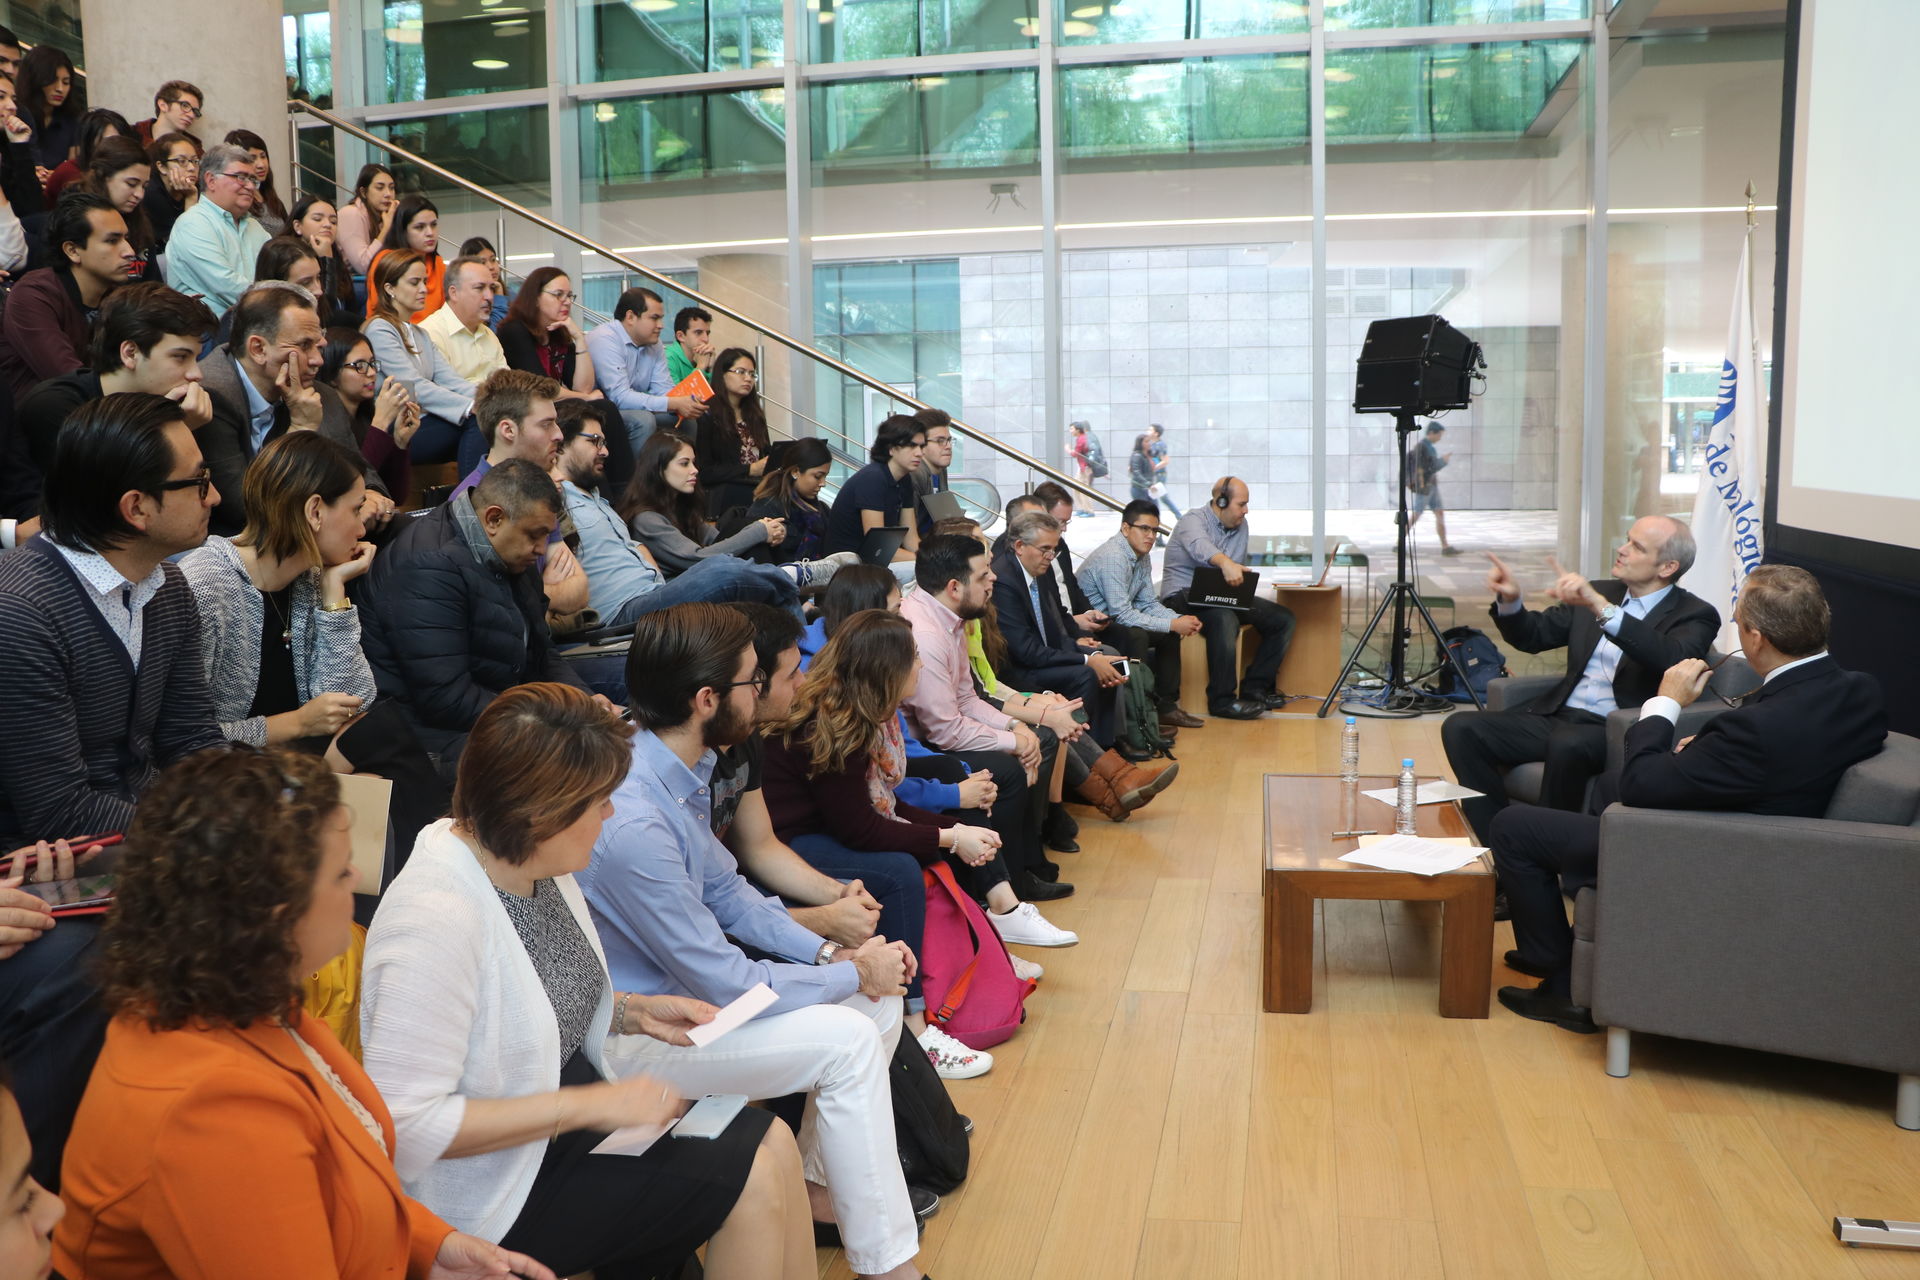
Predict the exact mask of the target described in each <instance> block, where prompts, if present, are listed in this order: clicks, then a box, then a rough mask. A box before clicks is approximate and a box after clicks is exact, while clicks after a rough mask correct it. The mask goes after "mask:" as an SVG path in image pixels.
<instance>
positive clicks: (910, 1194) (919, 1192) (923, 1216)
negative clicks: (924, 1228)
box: [907, 1186, 940, 1222]
mask: <svg viewBox="0 0 1920 1280" xmlns="http://www.w3.org/2000/svg"><path fill="white" fill-rule="evenodd" d="M907 1199H908V1200H909V1201H910V1202H911V1203H912V1204H913V1216H914V1217H916V1218H918V1219H919V1220H920V1221H922V1222H925V1221H926V1220H927V1219H928V1218H931V1217H932V1216H933V1215H934V1214H936V1213H938V1212H940V1197H939V1196H937V1195H935V1194H933V1192H931V1191H929V1190H927V1189H926V1188H925V1187H915V1186H909V1187H908V1188H907Z"/></svg>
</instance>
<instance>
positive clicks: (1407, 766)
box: [1400, 760, 1413, 769]
mask: <svg viewBox="0 0 1920 1280" xmlns="http://www.w3.org/2000/svg"><path fill="white" fill-rule="evenodd" d="M1400 767H1401V768H1402V769H1411V768H1413V761H1411V760H1402V761H1401V762H1400Z"/></svg>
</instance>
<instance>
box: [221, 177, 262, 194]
mask: <svg viewBox="0 0 1920 1280" xmlns="http://www.w3.org/2000/svg"><path fill="white" fill-rule="evenodd" d="M220 176H221V177H223V178H232V179H233V180H234V181H235V182H237V183H239V184H240V185H241V186H243V187H252V188H254V189H255V190H258V189H259V187H260V179H258V178H256V177H255V176H254V175H252V174H251V173H222V174H221V175H220Z"/></svg>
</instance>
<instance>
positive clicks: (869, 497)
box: [827, 413, 927, 562]
mask: <svg viewBox="0 0 1920 1280" xmlns="http://www.w3.org/2000/svg"><path fill="white" fill-rule="evenodd" d="M926 447H927V429H926V428H925V427H924V426H922V425H921V424H920V420H919V419H917V418H912V417H908V416H907V415H906V414H903V413H896V414H894V415H893V416H892V417H890V418H888V419H886V420H885V421H883V422H882V423H881V424H880V429H879V430H878V431H877V432H876V433H875V434H874V437H873V448H872V449H871V450H869V454H868V456H869V457H870V458H871V459H872V461H870V462H869V463H867V465H866V466H864V467H862V468H860V469H859V470H858V471H856V472H854V473H853V474H852V475H850V476H848V477H847V482H846V483H845V484H843V485H841V486H840V492H839V493H837V494H835V495H834V499H833V507H832V509H831V510H829V511H828V513H827V550H828V551H829V552H835V551H854V552H857V551H859V550H860V543H861V540H862V539H864V538H865V537H866V534H867V530H869V529H878V528H881V527H882V526H887V527H892V526H896V525H905V526H906V529H907V538H906V541H905V542H904V543H903V544H901V547H900V549H899V550H898V551H896V552H894V553H893V558H894V559H895V560H896V561H901V562H905V561H910V560H912V559H913V558H914V556H915V555H916V554H917V553H918V551H919V549H920V529H919V526H918V523H917V522H916V521H915V520H914V518H913V512H914V510H915V503H917V502H918V501H919V499H918V498H916V497H915V496H914V491H913V473H914V472H915V471H916V470H918V469H919V466H920V460H921V455H922V454H923V453H924V452H925V451H926ZM902 513H905V514H904V515H903V514H902Z"/></svg>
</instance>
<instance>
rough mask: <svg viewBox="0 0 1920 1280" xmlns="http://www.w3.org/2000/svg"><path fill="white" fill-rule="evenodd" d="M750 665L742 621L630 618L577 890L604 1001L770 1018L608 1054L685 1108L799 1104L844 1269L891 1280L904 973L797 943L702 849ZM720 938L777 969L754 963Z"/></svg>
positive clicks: (899, 1208) (877, 958) (895, 963)
mask: <svg viewBox="0 0 1920 1280" xmlns="http://www.w3.org/2000/svg"><path fill="white" fill-rule="evenodd" d="M757 663H758V658H757V655H756V654H755V652H754V647H753V625H752V623H750V622H748V621H747V619H746V616H745V615H744V614H742V613H741V612H740V611H739V610H737V609H730V608H727V607H726V606H724V605H714V604H687V605H680V606H678V607H677V608H673V609H666V610H662V611H660V612H657V613H651V614H648V615H647V616H645V617H643V618H641V619H640V621H639V623H638V625H637V626H636V627H635V629H634V636H633V644H632V649H631V650H630V652H629V654H628V659H627V684H628V689H629V695H630V698H631V703H632V706H631V711H632V716H633V719H634V721H635V722H636V723H637V724H639V725H640V726H641V729H640V732H639V734H638V735H637V736H636V737H635V738H634V742H633V761H632V765H631V767H630V769H629V770H628V773H627V777H626V780H625V781H624V782H622V783H621V784H620V786H619V788H618V789H617V790H615V791H614V793H613V810H614V812H613V816H612V817H611V818H610V819H608V820H607V822H606V824H605V826H604V827H603V828H602V829H601V832H600V838H599V839H598V840H597V841H596V842H595V843H594V847H593V856H592V860H591V862H590V863H589V865H588V867H587V869H586V870H585V871H583V872H581V873H580V874H579V883H580V888H581V890H582V891H583V892H584V893H585V895H586V898H587V905H588V907H589V908H590V909H591V910H592V912H593V920H594V925H595V928H596V930H597V931H598V933H599V935H600V940H601V943H602V945H603V946H604V948H605V950H606V957H607V967H608V969H609V971H610V972H611V974H612V977H613V986H614V990H616V991H620V992H628V991H642V992H647V993H651V994H661V993H664V994H672V995H686V996H693V997H695V998H697V999H701V1000H705V1001H707V1002H708V1003H710V1004H715V1005H725V1004H727V1003H729V1002H731V1001H733V1000H735V999H737V998H738V997H740V996H741V995H743V994H745V993H746V992H747V991H749V990H751V989H752V988H754V987H755V986H757V985H759V984H762V983H764V984H766V986H768V987H769V988H771V989H772V991H773V994H774V997H775V999H774V1003H773V1004H772V1005H771V1006H770V1007H769V1008H768V1009H767V1011H766V1012H764V1013H761V1014H760V1015H759V1016H757V1017H755V1018H754V1019H752V1020H751V1021H749V1022H747V1023H746V1024H745V1025H744V1026H741V1027H738V1028H736V1029H735V1030H733V1031H730V1032H728V1033H727V1035H726V1036H725V1038H724V1039H722V1040H720V1041H717V1042H715V1043H714V1044H712V1045H709V1046H707V1047H704V1048H702V1047H699V1046H674V1045H669V1044H666V1043H665V1042H663V1041H659V1040H654V1039H652V1038H650V1037H647V1036H621V1037H617V1038H616V1040H614V1041H610V1042H609V1047H608V1054H609V1056H610V1057H612V1058H615V1059H617V1060H618V1061H619V1063H620V1065H619V1066H618V1067H617V1068H616V1070H617V1073H618V1074H619V1075H621V1076H626V1075H629V1074H632V1073H633V1072H637V1071H643V1072H645V1073H646V1074H648V1075H652V1076H654V1077H656V1078H658V1079H660V1080H662V1081H664V1082H666V1083H668V1084H670V1085H672V1086H673V1087H675V1088H677V1089H679V1090H680V1091H681V1092H682V1093H685V1094H690V1095H697V1094H702V1093H744V1094H746V1095H747V1096H749V1097H751V1098H768V1097H779V1096H781V1095H783V1094H788V1093H793V1092H798V1091H804V1092H806V1093H807V1094H808V1095H809V1097H808V1099H807V1122H806V1123H805V1124H803V1125H802V1126H801V1130H800V1141H801V1149H802V1154H803V1156H804V1158H805V1172H806V1177H807V1181H808V1183H809V1194H810V1195H812V1196H813V1197H814V1198H815V1200H816V1202H819V1201H822V1200H828V1199H830V1201H831V1205H832V1216H833V1217H834V1218H835V1219H836V1220H837V1221H838V1222H839V1224H840V1234H841V1237H842V1240H843V1242H844V1245H845V1248H846V1251H847V1260H848V1262H849V1264H850V1265H851V1266H852V1268H853V1270H854V1271H855V1272H857V1273H858V1274H861V1275H886V1274H888V1273H889V1272H891V1271H892V1270H893V1269H894V1268H895V1267H899V1266H902V1265H904V1264H905V1263H907V1262H908V1261H909V1260H910V1259H911V1258H912V1257H913V1255H914V1253H915V1252H916V1251H917V1249H918V1247H919V1246H918V1240H917V1237H916V1232H915V1227H914V1210H913V1208H912V1207H911V1204H910V1202H909V1200H908V1196H907V1187H906V1182H905V1179H904V1178H902V1176H901V1173H900V1159H899V1153H898V1151H897V1150H896V1149H895V1146H894V1134H893V1105H892V1096H891V1092H890V1090H889V1087H888V1082H887V1069H888V1065H889V1064H890V1063H891V1062H892V1060H893V1051H894V1047H895V1046H896V1044H897V1043H898V1042H899V1038H900V1029H901V1019H902V1009H901V997H902V996H903V995H904V994H905V992H906V983H907V981H908V980H909V979H910V978H911V977H912V976H913V974H914V972H915V971H916V965H917V962H916V960H915V958H914V956H913V953H912V952H911V951H910V950H908V949H907V947H906V946H905V945H904V944H903V943H898V942H888V941H887V940H886V939H885V938H882V937H880V936H879V935H875V936H874V937H872V938H869V939H868V940H867V941H866V942H865V943H863V944H861V945H860V946H859V947H853V948H841V947H839V946H838V945H837V944H835V943H833V942H831V941H828V940H827V939H825V938H822V937H820V936H819V935H818V934H816V933H814V932H812V931H811V930H809V929H806V928H805V927H803V926H801V925H800V924H798V923H797V922H796V921H795V920H794V919H793V917H792V916H791V915H789V914H788V913H787V911H786V909H785V908H784V907H782V906H781V905H780V903H779V902H778V901H777V900H775V899H770V898H767V897H766V896H764V895H762V894H761V893H760V892H759V891H758V890H756V889H755V888H754V887H753V886H752V885H750V884H748V883H747V881H746V879H745V878H744V877H743V876H741V874H740V872H739V869H738V867H737V865H736V864H735V862H734V858H733V855H732V854H731V853H729V852H728V851H727V848H726V846H725V845H723V844H722V843H720V840H719V839H718V838H717V837H716V836H715V835H714V834H713V828H712V825H711V823H712V805H713V768H714V762H715V759H716V754H715V753H716V750H717V749H719V748H722V747H728V746H733V745H735V744H737V743H740V742H743V741H744V740H745V739H746V738H747V737H748V735H750V734H751V733H752V732H753V723H754V706H755V701H756V694H757V692H758V690H759V688H760V687H761V686H762V684H764V682H765V680H766V673H764V672H761V671H759V670H758V666H757ZM731 938H738V939H739V940H740V941H741V942H742V943H744V944H746V945H748V946H752V947H754V948H756V949H757V950H758V951H760V952H763V953H765V954H766V955H768V956H771V957H779V958H777V959H761V960H756V959H749V958H748V957H747V955H746V954H745V953H744V952H742V951H741V950H740V948H739V947H738V946H736V945H734V943H733V942H732V941H730V939H731ZM616 1007H617V1006H616ZM616 1016H618V1015H617V1014H616ZM823 1184H824V1186H823ZM821 1207H824V1205H822V1206H821ZM816 1216H822V1215H819V1214H818V1213H816Z"/></svg>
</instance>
